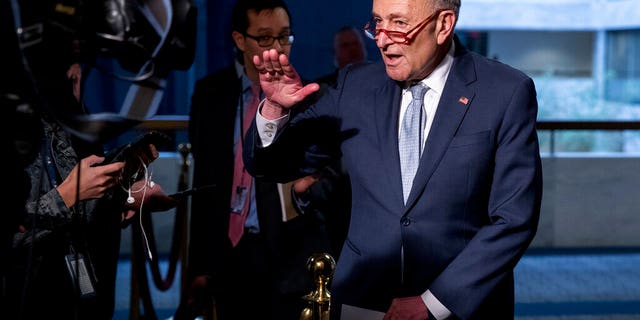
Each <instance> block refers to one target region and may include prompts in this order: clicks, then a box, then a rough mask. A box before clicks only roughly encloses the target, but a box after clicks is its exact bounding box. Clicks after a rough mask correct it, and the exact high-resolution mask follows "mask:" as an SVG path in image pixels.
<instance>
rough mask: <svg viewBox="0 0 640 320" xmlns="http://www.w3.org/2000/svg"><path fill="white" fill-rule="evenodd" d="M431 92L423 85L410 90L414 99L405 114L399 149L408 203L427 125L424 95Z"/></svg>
mask: <svg viewBox="0 0 640 320" xmlns="http://www.w3.org/2000/svg"><path fill="white" fill-rule="evenodd" d="M427 90H429V88H428V87H426V86H424V85H422V84H420V83H419V84H416V85H413V86H411V87H410V88H409V91H411V96H412V97H413V99H412V100H411V103H409V106H408V107H407V110H406V111H405V114H404V119H403V120H402V126H401V127H400V137H399V139H398V148H399V151H400V172H401V173H402V194H403V196H404V202H405V204H406V203H407V199H408V198H409V193H410V192H411V186H412V185H413V177H414V176H415V175H416V171H417V170H418V164H419V163H420V156H421V154H422V140H423V139H422V135H423V134H424V128H425V126H426V123H427V114H426V111H424V108H423V105H424V94H425V93H426V92H427Z"/></svg>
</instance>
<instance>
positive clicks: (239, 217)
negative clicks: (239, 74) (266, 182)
mask: <svg viewBox="0 0 640 320" xmlns="http://www.w3.org/2000/svg"><path fill="white" fill-rule="evenodd" d="M259 103H260V85H258V84H253V85H252V86H251V100H250V101H249V103H248V105H247V107H246V108H245V112H244V119H242V126H241V128H242V134H241V135H240V138H239V139H238V141H236V148H235V149H236V155H235V162H234V165H233V186H232V187H233V188H232V189H231V215H230V217H229V239H230V240H231V245H232V246H234V247H235V246H236V245H237V244H238V242H240V238H242V234H243V233H244V223H245V220H246V219H247V214H248V213H249V204H250V203H251V185H252V182H253V177H251V175H250V174H249V173H248V172H247V170H245V168H244V163H243V161H242V144H243V140H244V136H245V134H246V133H247V129H248V128H249V126H250V125H251V122H252V121H253V118H254V117H255V115H256V112H257V110H258V104H259ZM241 107H242V106H241Z"/></svg>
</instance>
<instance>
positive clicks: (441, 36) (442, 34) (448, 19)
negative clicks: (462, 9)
mask: <svg viewBox="0 0 640 320" xmlns="http://www.w3.org/2000/svg"><path fill="white" fill-rule="evenodd" d="M455 25H456V15H455V13H454V12H453V10H445V11H442V12H441V13H440V15H438V18H437V26H436V28H437V29H436V34H437V38H438V44H443V43H445V42H446V41H448V39H449V37H450V36H451V35H452V34H453V28H454V26H455Z"/></svg>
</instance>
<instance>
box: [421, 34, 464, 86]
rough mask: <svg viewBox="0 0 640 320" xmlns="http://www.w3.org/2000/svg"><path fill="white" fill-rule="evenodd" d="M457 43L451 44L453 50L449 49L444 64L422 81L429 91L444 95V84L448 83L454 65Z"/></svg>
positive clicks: (443, 60) (441, 63)
mask: <svg viewBox="0 0 640 320" xmlns="http://www.w3.org/2000/svg"><path fill="white" fill-rule="evenodd" d="M455 45H456V44H455V42H452V43H451V48H449V52H447V54H446V55H445V56H444V59H442V62H440V64H439V65H438V66H437V67H436V68H435V70H433V72H431V74H430V75H429V76H427V77H426V78H424V79H422V81H420V82H422V83H424V84H425V85H426V86H428V87H429V90H433V91H435V92H437V93H438V94H442V91H443V90H444V84H445V82H446V81H447V77H448V76H449V71H450V70H451V66H452V65H453V55H454V52H455Z"/></svg>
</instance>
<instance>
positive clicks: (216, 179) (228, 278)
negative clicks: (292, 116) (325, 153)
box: [174, 0, 329, 320]
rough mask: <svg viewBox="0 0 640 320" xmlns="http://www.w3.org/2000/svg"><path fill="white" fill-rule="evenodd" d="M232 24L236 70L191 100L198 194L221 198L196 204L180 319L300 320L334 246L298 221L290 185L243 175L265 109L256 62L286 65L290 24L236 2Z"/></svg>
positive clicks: (196, 199)
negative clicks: (324, 256)
mask: <svg viewBox="0 0 640 320" xmlns="http://www.w3.org/2000/svg"><path fill="white" fill-rule="evenodd" d="M231 24H232V25H231V26H232V33H231V36H232V38H233V41H234V44H235V47H236V53H237V56H236V59H235V61H234V63H233V64H232V65H230V66H228V67H226V68H223V69H221V70H219V71H216V72H214V73H212V74H209V75H207V76H205V77H204V78H202V79H200V80H198V81H197V83H196V86H195V89H194V92H193V94H192V97H191V106H190V114H189V140H190V143H191V151H192V155H193V159H194V162H193V166H194V168H193V170H194V171H193V186H194V187H195V188H204V187H207V186H212V185H213V186H215V188H213V189H209V190H208V191H203V192H201V193H197V194H194V195H193V196H192V207H191V218H190V220H191V222H190V240H189V243H190V245H189V262H188V271H187V274H188V275H187V278H188V280H187V283H188V286H189V290H188V291H189V293H188V294H187V297H186V298H185V299H183V302H182V303H181V305H180V307H179V308H178V310H177V312H176V314H175V315H174V318H176V319H193V318H195V317H197V316H205V317H207V318H213V316H214V315H213V313H214V312H215V316H216V317H217V319H219V320H227V319H277V320H287V319H299V317H300V313H301V312H302V310H303V308H304V307H305V306H306V305H305V301H304V300H303V299H302V296H303V295H305V294H308V293H309V292H310V291H311V290H312V289H313V288H314V287H313V283H312V279H311V276H310V275H309V274H308V273H307V271H306V268H305V265H306V261H307V259H308V258H309V257H310V256H311V255H312V254H313V253H315V252H323V251H326V250H329V242H328V241H329V240H328V239H327V236H326V233H325V232H324V229H323V225H322V223H321V221H320V220H319V219H316V217H315V216H314V215H313V214H300V213H298V212H296V211H295V208H294V206H293V203H292V195H291V191H292V188H293V186H292V185H290V184H277V183H275V182H273V181H269V180H265V179H262V178H261V177H259V176H258V177H251V176H249V175H248V174H246V175H243V173H246V171H245V170H244V164H243V162H242V159H241V155H242V150H243V149H244V147H243V146H242V138H241V137H242V135H243V132H245V131H246V129H247V128H248V127H249V126H250V124H251V121H252V120H253V118H254V117H255V112H256V111H255V107H257V102H258V101H259V99H261V92H260V90H259V83H258V72H257V70H256V68H255V66H254V65H253V64H252V62H251V58H252V57H253V56H254V55H256V54H259V53H260V52H262V51H263V50H265V49H272V50H275V51H276V52H278V53H279V54H282V55H285V56H289V54H290V52H291V45H292V43H293V41H294V39H295V38H294V33H293V28H292V24H291V16H290V13H289V10H288V7H287V5H286V4H285V2H284V1H282V0H238V1H237V2H236V4H235V7H234V8H233V13H232V20H231ZM252 107H253V109H252ZM289 181H291V180H289ZM303 189H304V188H303ZM297 190H298V192H302V191H304V190H300V189H297ZM245 214H246V216H245ZM238 222H240V223H241V224H240V227H239V230H238V227H237V223H238ZM237 231H240V232H239V233H238V232H237ZM214 304H215V306H214Z"/></svg>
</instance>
